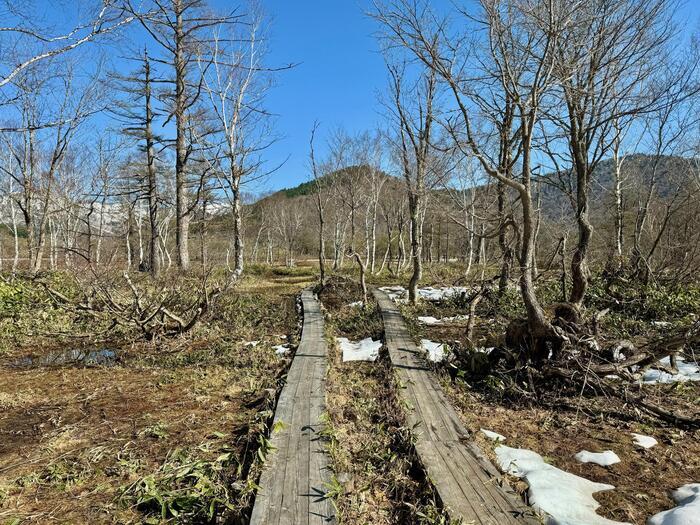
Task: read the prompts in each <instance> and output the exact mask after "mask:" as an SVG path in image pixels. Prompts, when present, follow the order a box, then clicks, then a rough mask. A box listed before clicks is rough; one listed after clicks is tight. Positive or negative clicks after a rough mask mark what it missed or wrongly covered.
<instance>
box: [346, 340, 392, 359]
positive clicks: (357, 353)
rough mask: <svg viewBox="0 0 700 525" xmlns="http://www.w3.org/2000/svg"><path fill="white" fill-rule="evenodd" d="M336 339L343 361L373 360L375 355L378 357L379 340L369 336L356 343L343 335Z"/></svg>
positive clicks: (380, 343)
mask: <svg viewBox="0 0 700 525" xmlns="http://www.w3.org/2000/svg"><path fill="white" fill-rule="evenodd" d="M336 339H337V341H338V344H339V345H340V349H341V350H342V351H343V362H345V361H375V360H376V359H377V357H379V349H380V348H381V347H382V342H381V341H374V340H373V339H372V338H371V337H368V338H367V339H363V340H362V341H359V342H357V343H354V342H352V341H350V340H349V339H346V338H345V337H338V338H336Z"/></svg>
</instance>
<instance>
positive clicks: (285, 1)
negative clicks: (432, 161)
mask: <svg viewBox="0 0 700 525" xmlns="http://www.w3.org/2000/svg"><path fill="white" fill-rule="evenodd" d="M234 1H235V0H216V2H215V4H216V5H217V6H221V7H226V6H230V5H234V4H233V2H234ZM452 1H453V0H432V3H433V4H434V5H439V6H447V5H450V4H451V3H452ZM470 2H472V0H458V1H457V3H459V4H469V3H470ZM261 3H262V5H263V7H264V9H265V11H266V12H267V14H268V15H269V16H271V17H272V27H271V33H272V35H271V36H272V42H271V49H270V62H271V64H273V65H274V64H286V63H289V62H300V65H299V66H298V67H297V68H296V69H294V70H291V71H287V72H283V73H281V74H280V76H279V85H278V86H277V87H276V88H275V89H274V90H273V91H272V92H271V94H270V98H269V108H270V110H271V111H273V112H275V113H277V114H279V119H278V121H277V124H278V130H279V133H280V134H281V135H282V137H283V138H282V139H281V140H280V141H279V142H278V143H277V144H275V145H274V146H273V147H272V148H271V149H270V150H269V152H268V156H269V159H270V160H269V163H270V165H277V164H279V163H280V162H282V161H284V159H286V158H287V157H288V156H289V159H288V160H287V162H286V164H285V165H284V166H283V167H282V168H281V169H280V170H279V171H278V172H277V173H275V174H273V175H272V176H271V177H270V179H269V180H268V181H267V182H266V183H265V184H264V188H266V189H279V188H283V187H291V186H294V185H296V184H298V183H300V182H303V181H305V180H307V179H308V167H307V162H308V149H309V145H308V141H309V133H310V130H311V127H312V125H313V122H314V120H319V121H320V122H321V125H322V129H321V130H320V132H319V149H321V147H322V146H321V144H320V143H321V142H322V141H323V140H324V139H325V135H324V133H327V132H328V131H330V130H332V129H333V128H334V127H337V126H342V127H344V128H345V129H346V130H348V131H350V132H354V131H363V130H367V129H372V128H374V127H376V126H381V125H382V118H381V108H380V106H379V104H378V101H377V100H378V97H377V95H378V92H380V91H381V90H383V89H384V87H385V86H386V72H385V69H384V62H383V60H382V57H381V56H380V54H379V47H378V44H377V42H376V39H375V37H374V36H373V34H374V33H375V32H376V30H377V29H378V26H377V24H376V22H375V21H373V20H372V19H371V18H369V17H368V16H366V13H367V11H368V10H370V9H371V1H370V0H261ZM699 16H700V0H687V1H686V2H685V3H684V5H683V7H682V9H681V11H680V12H679V13H678V23H679V25H680V26H681V27H682V28H683V29H684V30H685V31H686V32H687V33H690V32H693V31H695V30H696V29H697V28H698V17H699ZM251 189H253V188H251ZM260 189H262V188H257V190H260Z"/></svg>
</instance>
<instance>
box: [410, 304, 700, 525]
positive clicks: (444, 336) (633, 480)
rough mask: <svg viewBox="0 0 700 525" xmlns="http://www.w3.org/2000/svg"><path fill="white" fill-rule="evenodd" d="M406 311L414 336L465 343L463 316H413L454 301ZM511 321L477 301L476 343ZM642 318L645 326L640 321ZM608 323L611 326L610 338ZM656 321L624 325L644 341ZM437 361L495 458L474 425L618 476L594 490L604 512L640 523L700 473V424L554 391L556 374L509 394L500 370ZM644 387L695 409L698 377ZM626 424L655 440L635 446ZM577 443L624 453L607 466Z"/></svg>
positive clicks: (451, 310)
mask: <svg viewBox="0 0 700 525" xmlns="http://www.w3.org/2000/svg"><path fill="white" fill-rule="evenodd" d="M486 306H487V305H486ZM485 310H486V308H485ZM403 312H404V315H405V316H406V317H407V320H408V321H409V325H410V327H411V330H412V332H413V334H414V336H415V338H416V340H419V339H421V338H425V339H430V340H432V341H436V342H443V343H448V344H450V345H452V346H455V347H457V348H459V347H462V348H464V347H466V346H467V344H468V342H467V341H466V339H465V337H466V321H464V322H452V323H450V324H449V325H447V326H439V325H438V326H426V325H424V324H422V323H420V322H418V321H417V320H416V317H417V316H434V317H436V318H444V317H449V316H454V315H457V314H460V313H462V314H463V313H465V312H464V310H463V309H461V308H460V307H459V305H456V304H455V303H454V302H452V301H447V302H445V303H442V304H439V303H438V304H435V303H428V302H423V303H421V304H420V305H419V306H417V307H416V308H412V307H408V306H405V307H403ZM477 315H479V312H477ZM507 322H508V318H507V317H505V316H504V315H502V314H500V312H493V311H483V312H482V315H480V316H479V317H478V319H477V324H476V330H475V336H474V341H473V344H474V345H475V346H476V347H482V348H483V347H492V346H498V345H501V344H503V333H504V332H505V326H506V324H507ZM647 324H648V323H647ZM638 326H642V327H643V326H644V323H638ZM614 329H615V327H608V334H609V335H610V338H611V340H612V338H613V336H614V334H611V332H613V331H614ZM653 331H654V330H652V329H647V330H645V331H644V332H643V333H642V332H641V331H639V330H637V331H636V333H635V329H634V327H633V328H632V329H627V332H626V333H625V334H624V335H625V336H627V337H630V338H632V339H633V340H635V341H641V340H646V339H647V338H649V337H652V336H654V335H658V334H654V333H651V332H653ZM657 331H658V330H657ZM482 355H483V354H482ZM478 357H479V356H477V359H478ZM688 358H689V359H690V358H691V356H688ZM435 368H436V371H437V372H438V374H439V375H440V378H441V381H442V384H443V387H444V389H445V391H446V393H447V394H448V397H449V398H450V400H451V401H452V402H453V404H454V405H455V407H457V409H458V412H459V414H460V417H461V418H462V420H463V421H464V424H465V426H466V427H467V429H468V430H470V431H471V432H472V433H473V435H474V436H475V439H476V440H477V442H478V443H479V445H480V446H481V447H482V448H483V449H484V450H485V451H487V453H488V454H489V455H490V457H491V459H492V460H494V462H496V461H495V459H496V457H495V454H494V452H493V449H494V447H495V446H497V445H495V444H494V442H492V441H490V440H488V439H487V438H486V437H485V436H484V435H483V434H482V433H481V432H479V430H480V429H482V428H485V429H488V430H492V431H495V432H498V433H500V434H502V435H504V436H506V441H505V444H506V445H507V446H510V447H515V448H526V449H530V450H533V451H535V452H537V453H539V454H540V455H542V456H543V457H544V458H545V460H546V461H548V462H549V463H551V464H553V465H555V466H557V467H559V468H561V469H563V470H565V471H568V472H572V473H574V474H577V475H579V476H582V477H585V478H587V479H590V480H592V481H596V482H601V483H608V484H611V485H614V486H615V487H616V488H615V490H612V491H608V492H599V493H597V494H596V495H595V498H596V499H597V500H598V501H599V502H600V503H601V507H600V509H598V513H599V514H601V515H603V516H605V517H607V518H610V519H614V520H617V521H623V522H630V523H634V524H639V525H642V524H644V523H645V522H646V519H647V518H648V517H649V516H651V515H653V514H655V513H657V512H660V511H663V510H666V509H669V508H671V507H674V506H675V503H674V502H673V500H672V499H671V497H670V492H671V491H672V490H674V489H676V488H678V487H680V486H682V485H684V484H687V483H696V482H698V480H700V432H698V431H695V432H693V431H687V430H683V429H681V428H676V427H674V426H672V425H668V424H666V423H663V422H661V421H659V420H658V419H654V418H652V417H649V416H647V415H645V414H642V413H636V414H635V413H634V412H635V411H634V410H633V409H631V407H629V406H627V405H625V404H624V403H622V402H621V401H620V400H618V399H616V398H609V397H604V396H602V397H593V396H590V395H579V394H580V393H571V392H569V391H567V390H566V389H561V391H560V390H559V388H558V386H557V385H554V384H553V385H551V391H550V392H543V393H542V396H541V399H540V400H537V401H535V400H527V399H522V398H520V399H514V398H513V397H512V396H508V395H506V393H505V392H504V391H503V390H502V385H501V384H500V383H499V381H498V379H497V378H496V377H493V376H486V377H480V376H473V375H470V374H468V373H467V374H462V373H459V374H458V373H456V371H455V369H454V368H452V367H451V366H450V365H449V364H443V365H436V367H435ZM643 388H644V390H645V392H648V393H649V394H651V396H652V398H653V399H654V400H655V401H656V402H657V403H658V404H660V405H662V406H664V407H666V408H675V409H680V410H682V411H683V412H685V413H687V414H693V413H694V414H696V415H698V414H700V384H698V383H697V382H688V383H678V384H675V385H644V387H643ZM544 390H546V389H544ZM632 432H635V433H639V434H645V435H649V436H653V437H654V438H656V439H657V440H658V441H659V444H658V445H656V446H655V447H653V448H651V449H648V450H647V449H643V448H641V447H638V446H636V445H634V443H633V441H632V436H631V433H632ZM581 450H588V451H591V452H602V451H604V450H613V451H614V452H615V453H617V454H618V456H619V457H620V459H621V462H620V463H618V464H615V465H612V466H610V467H601V466H598V465H595V464H591V463H589V464H583V463H579V462H578V461H577V460H576V459H574V455H575V454H576V453H577V452H579V451H581ZM512 482H513V484H514V485H515V486H516V487H517V488H519V490H520V491H521V492H522V493H523V496H524V497H525V494H524V492H525V491H526V489H527V487H526V484H525V483H523V482H520V481H518V480H515V479H513V480H512Z"/></svg>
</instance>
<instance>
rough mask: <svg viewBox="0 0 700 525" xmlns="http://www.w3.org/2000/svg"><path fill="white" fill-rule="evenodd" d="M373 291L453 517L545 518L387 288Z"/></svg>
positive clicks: (504, 521)
mask: <svg viewBox="0 0 700 525" xmlns="http://www.w3.org/2000/svg"><path fill="white" fill-rule="evenodd" d="M373 293H374V296H375V297H376V299H377V302H378V303H379V308H380V311H381V315H382V320H383V322H384V332H385V341H386V345H387V347H388V349H389V357H390V359H391V362H392V365H393V368H394V370H395V373H396V375H397V376H398V380H399V384H400V388H399V395H400V397H401V399H402V401H403V405H404V410H405V411H406V420H407V422H408V424H409V425H410V426H411V429H412V432H413V433H414V436H415V439H416V452H417V454H418V457H419V459H420V461H421V463H422V464H423V467H424V468H425V470H426V473H427V475H428V478H429V479H430V481H431V483H433V485H434V486H435V489H436V491H437V493H438V495H439V496H440V499H441V500H442V503H443V505H444V507H445V509H446V510H447V512H448V514H449V515H450V517H451V518H452V519H461V520H462V522H463V523H465V524H475V525H476V524H478V525H516V524H523V523H527V524H536V523H541V520H540V519H539V518H538V517H537V515H536V514H535V513H534V511H533V510H532V509H531V508H530V507H528V506H527V505H525V503H524V502H523V501H522V500H521V499H520V498H519V497H518V496H517V494H515V492H514V491H513V490H512V488H511V487H510V486H509V485H508V483H507V482H506V481H505V479H504V478H503V476H501V475H500V474H499V473H498V471H497V470H496V468H495V467H494V465H493V464H491V462H490V461H489V460H488V458H487V457H486V455H485V454H484V453H483V452H482V451H481V450H480V449H479V447H478V446H477V445H476V443H475V442H474V441H473V440H471V439H470V437H469V432H468V431H467V429H466V428H465V427H464V425H463V424H462V422H461V420H460V419H459V416H458V415H457V412H456V411H455V409H454V407H453V406H452V404H451V403H450V402H449V401H448V399H447V397H446V396H445V393H444V392H443V390H442V387H441V386H440V383H439V381H438V378H437V376H436V375H435V374H434V372H433V371H432V370H430V368H429V367H428V366H427V365H426V360H425V358H424V357H423V353H422V352H420V351H419V350H418V347H417V345H416V344H415V342H414V341H413V340H412V338H411V337H410V335H409V333H408V329H407V328H406V323H405V322H404V320H403V317H402V316H401V313H400V312H399V310H398V308H397V307H396V305H395V304H394V303H393V301H392V300H391V299H390V298H389V296H388V295H387V294H385V293H384V292H382V291H380V290H373Z"/></svg>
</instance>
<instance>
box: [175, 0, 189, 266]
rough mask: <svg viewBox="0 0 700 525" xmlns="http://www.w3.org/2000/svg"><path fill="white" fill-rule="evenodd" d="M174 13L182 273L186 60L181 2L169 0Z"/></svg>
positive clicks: (180, 260) (184, 260)
mask: <svg viewBox="0 0 700 525" xmlns="http://www.w3.org/2000/svg"><path fill="white" fill-rule="evenodd" d="M173 8H174V10H175V17H176V24H175V56H174V66H175V127H176V138H175V155H176V161H175V222H176V224H175V244H176V245H177V264H178V266H179V267H180V268H182V269H183V270H187V269H189V267H190V251H189V233H190V210H189V209H188V203H187V174H186V172H185V164H186V162H187V146H186V143H185V132H186V125H187V123H186V115H185V111H186V109H185V108H186V104H187V101H186V91H185V74H186V60H185V49H183V46H184V43H185V42H184V41H185V34H184V26H183V19H182V0H173Z"/></svg>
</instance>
